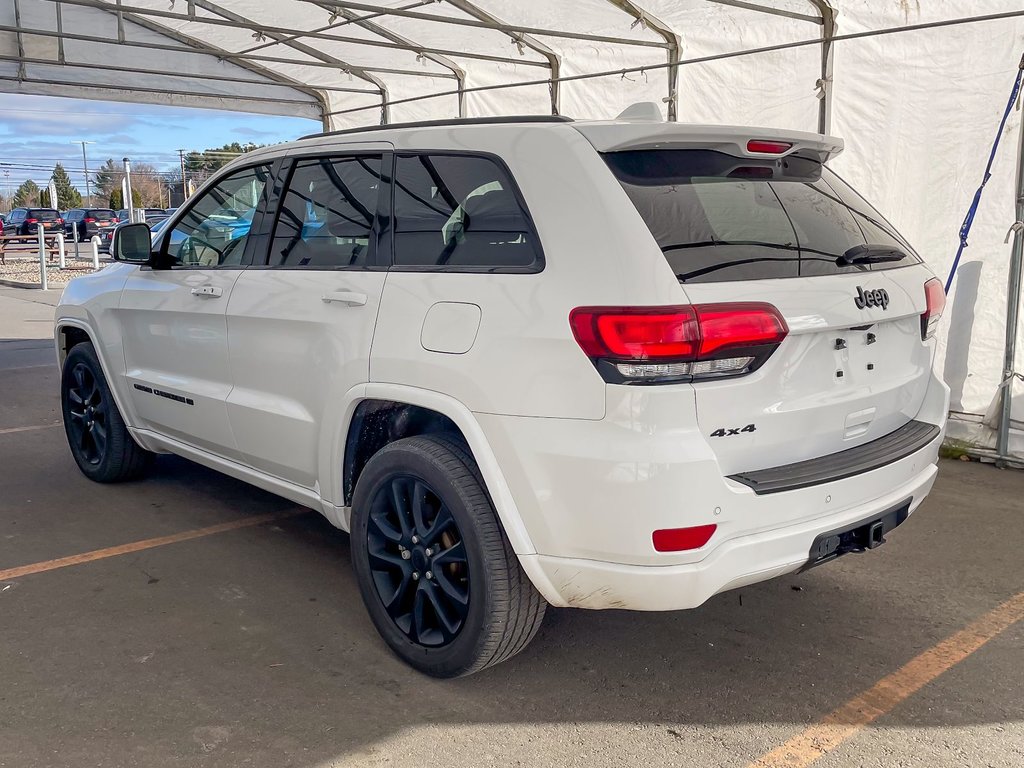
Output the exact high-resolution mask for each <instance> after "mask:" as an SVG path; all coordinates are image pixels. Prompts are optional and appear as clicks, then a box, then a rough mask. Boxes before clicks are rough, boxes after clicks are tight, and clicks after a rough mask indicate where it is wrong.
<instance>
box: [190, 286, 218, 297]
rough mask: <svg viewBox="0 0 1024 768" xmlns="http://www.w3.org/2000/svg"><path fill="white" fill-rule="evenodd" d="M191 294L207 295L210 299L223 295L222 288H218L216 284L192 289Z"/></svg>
mask: <svg viewBox="0 0 1024 768" xmlns="http://www.w3.org/2000/svg"><path fill="white" fill-rule="evenodd" d="M192 295H193V296H208V297H209V298H211V299H216V298H217V297H218V296H223V295H224V289H223V288H218V287H217V286H216V285H203V286H200V287H199V288H193V289H192Z"/></svg>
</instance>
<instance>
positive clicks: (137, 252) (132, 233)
mask: <svg viewBox="0 0 1024 768" xmlns="http://www.w3.org/2000/svg"><path fill="white" fill-rule="evenodd" d="M111 240H112V241H111V243H110V252H111V253H112V254H113V255H114V259H116V260H117V261H127V262H130V263H132V264H148V263H149V262H150V259H151V258H152V252H153V249H152V247H151V245H150V243H151V242H152V233H151V232H150V231H149V225H148V224H122V225H120V226H119V227H117V229H115V230H114V234H113V236H112V238H111Z"/></svg>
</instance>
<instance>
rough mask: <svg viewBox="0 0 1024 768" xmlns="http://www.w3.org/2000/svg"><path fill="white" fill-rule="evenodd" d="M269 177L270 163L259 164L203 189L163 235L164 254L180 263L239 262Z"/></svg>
mask: <svg viewBox="0 0 1024 768" xmlns="http://www.w3.org/2000/svg"><path fill="white" fill-rule="evenodd" d="M269 178H270V166H269V165H259V166H256V167H254V168H246V169H244V170H241V171H238V172H237V173H233V174H231V175H230V176H228V177H226V178H223V179H221V180H220V181H219V182H217V184H216V185H214V186H213V187H212V188H210V189H208V190H206V191H205V192H204V193H203V194H202V195H201V196H200V197H199V198H197V199H196V201H195V202H194V203H193V204H192V206H191V207H190V208H189V209H188V211H187V212H186V213H185V215H184V216H183V217H182V219H181V220H180V221H179V222H178V223H177V225H176V226H175V227H174V229H173V230H172V231H171V232H170V234H169V236H167V237H165V238H164V243H165V244H166V245H165V247H166V248H167V255H168V256H170V257H171V258H172V259H173V261H174V263H175V264H177V265H182V266H190V267H218V266H221V267H222V266H238V265H240V264H241V263H242V258H243V255H244V253H245V242H246V240H247V239H248V237H249V228H250V227H251V226H252V219H253V216H254V215H255V214H256V208H257V206H258V205H259V203H260V200H261V199H262V197H263V190H264V188H265V187H266V185H267V181H268V180H269Z"/></svg>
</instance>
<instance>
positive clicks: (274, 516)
mask: <svg viewBox="0 0 1024 768" xmlns="http://www.w3.org/2000/svg"><path fill="white" fill-rule="evenodd" d="M307 512H309V510H308V509H302V508H299V509H288V510H285V511H283V512H269V513H267V514H265V515H256V516H255V517H247V518H244V519H242V520H232V521H231V522H229V523H219V524H218V525H210V526H207V527H206V528H194V529H192V530H191V531H182V532H181V533H172V534H171V535H170V536H158V537H157V538H155V539H143V540H142V541H133V542H131V543H129V544H120V545H118V546H116V547H107V548H106V549H94V550H93V551H92V552H83V553H81V554H79V555H70V556H68V557H61V558H58V559H57V560H45V561H43V562H41V563H31V564H29V565H19V566H18V567H17V568H8V569H7V570H5V571H0V581H8V580H10V579H17V578H21V577H22V576H29V575H31V574H33V573H43V572H45V571H54V570H56V569H58V568H67V567H68V566H69V565H81V564H82V563H91V562H92V561H94V560H104V559H106V558H108V557H117V556H118V555H127V554H130V553H132V552H140V551H142V550H144V549H153V548H154V547H162V546H164V545H165V544H176V543H178V542H179V541H188V540H190V539H201V538H203V537H204V536H212V535H213V534H215V533H224V532H225V531H236V530H238V529H239V528H251V527H253V526H254V525H263V524H264V523H271V522H274V521H275V520H284V519H286V518H289V517H295V516H296V515H304V514H306V513H307Z"/></svg>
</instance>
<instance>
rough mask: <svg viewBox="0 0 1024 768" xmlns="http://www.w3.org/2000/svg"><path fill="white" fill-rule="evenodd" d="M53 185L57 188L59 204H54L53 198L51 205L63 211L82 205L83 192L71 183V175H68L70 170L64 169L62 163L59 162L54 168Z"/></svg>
mask: <svg viewBox="0 0 1024 768" xmlns="http://www.w3.org/2000/svg"><path fill="white" fill-rule="evenodd" d="M53 185H54V187H56V189H57V204H56V205H55V206H54V205H53V201H52V200H51V201H50V205H51V206H53V207H55V208H59V209H60V210H62V211H66V210H68V209H69V208H79V207H81V205H82V193H81V192H79V191H78V190H77V189H75V186H74V185H73V184H72V183H71V177H70V176H68V172H67V171H65V170H64V166H63V165H61V164H60V163H57V165H55V166H54V168H53Z"/></svg>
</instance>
